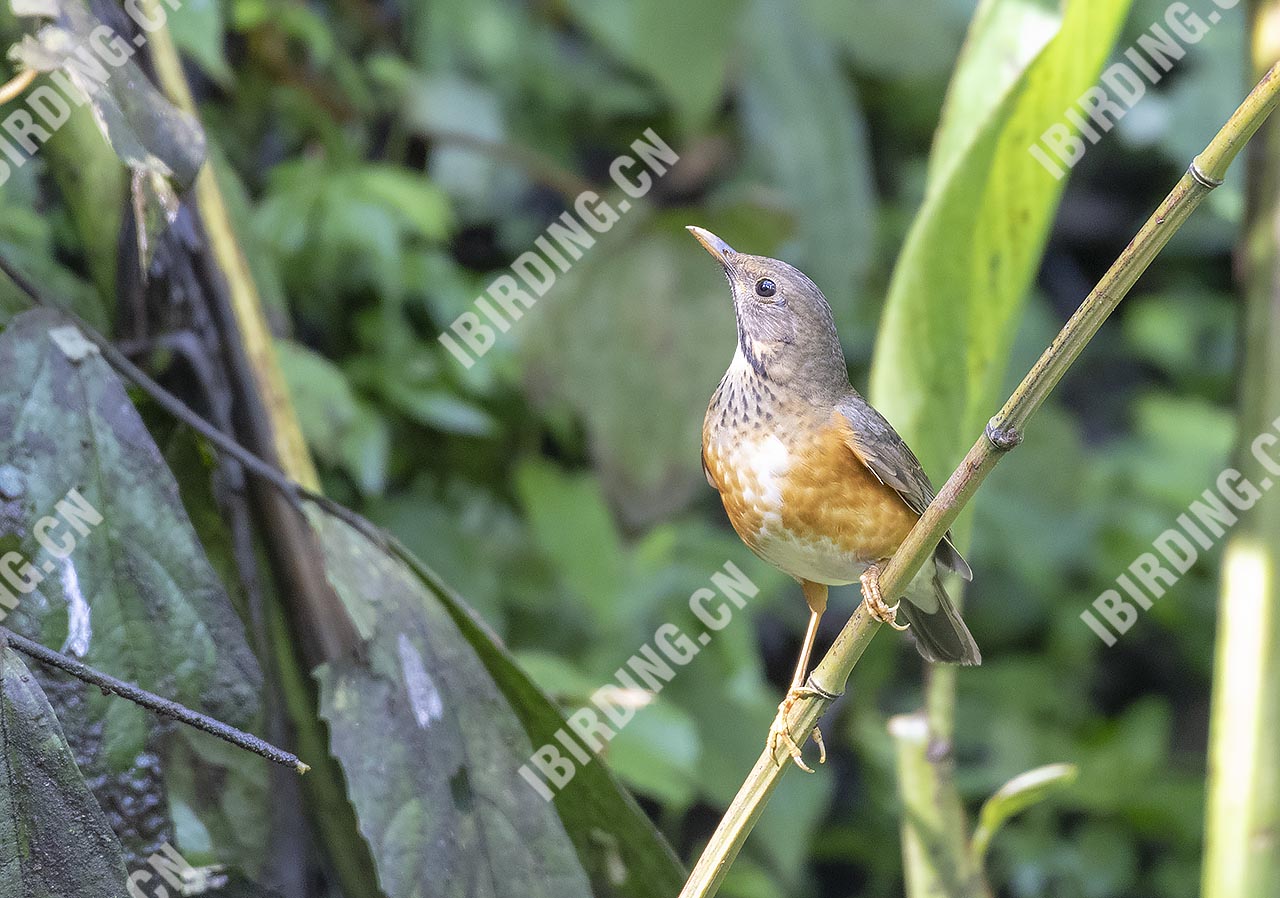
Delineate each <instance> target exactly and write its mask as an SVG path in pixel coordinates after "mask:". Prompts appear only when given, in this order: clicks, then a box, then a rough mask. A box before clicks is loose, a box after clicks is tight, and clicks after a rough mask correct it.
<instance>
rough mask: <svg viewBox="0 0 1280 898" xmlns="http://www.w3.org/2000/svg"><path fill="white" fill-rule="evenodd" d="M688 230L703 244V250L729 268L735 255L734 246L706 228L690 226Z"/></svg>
mask: <svg viewBox="0 0 1280 898" xmlns="http://www.w3.org/2000/svg"><path fill="white" fill-rule="evenodd" d="M686 230H687V231H688V232H689V233H690V234H692V235H693V236H694V237H696V238H697V240H698V242H699V243H701V244H702V248H703V249H705V250H706V251H707V252H709V253H711V255H713V256H715V257H716V259H717V260H718V261H719V262H720V264H721V265H724V266H728V264H729V260H730V259H731V258H733V255H734V252H733V247H732V246H730V245H729V244H727V243H725V242H724V241H723V240H721V239H720V238H719V237H717V236H716V235H715V234H713V233H711V232H710V231H708V230H707V229H706V228H698V227H694V226H693V225H689V226H688V227H687V228H686Z"/></svg>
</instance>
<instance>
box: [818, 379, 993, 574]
mask: <svg viewBox="0 0 1280 898" xmlns="http://www.w3.org/2000/svg"><path fill="white" fill-rule="evenodd" d="M836 408H837V411H838V412H839V413H840V414H841V415H843V416H844V418H845V420H847V421H848V422H849V437H848V441H849V448H850V449H851V450H853V454H854V455H856V456H857V457H858V459H859V461H861V462H862V463H863V464H864V465H866V466H867V469H868V470H869V471H871V473H872V474H874V475H875V477H876V479H877V480H879V481H880V482H881V483H883V484H884V485H885V486H888V487H892V488H893V490H894V491H895V492H897V494H898V495H899V496H901V497H902V501H903V502H905V503H907V507H908V508H910V509H911V510H912V511H914V512H915V513H916V514H918V515H920V514H924V510H925V509H926V508H928V507H929V503H930V502H932V501H933V497H934V495H936V494H935V493H934V490H933V484H932V483H930V482H929V475H928V474H926V473H925V472H924V468H923V467H922V466H921V464H920V459H918V458H916V454H915V453H914V452H912V451H911V447H910V446H908V445H907V444H906V442H905V441H903V439H902V437H900V436H898V432H897V431H896V430H894V429H893V425H892V424H890V423H889V422H888V421H886V420H885V418H884V416H883V415H881V414H880V413H879V412H878V411H876V410H875V409H873V408H872V407H871V406H870V405H869V404H868V403H867V401H866V400H865V399H863V398H862V397H861V396H859V395H858V394H857V393H853V394H851V395H849V396H848V397H846V398H845V399H844V400H842V401H841V402H840V404H839V405H838V406H837V407H836ZM934 557H935V558H936V559H937V560H938V562H939V563H940V564H941V565H942V566H943V567H945V568H948V569H950V570H953V571H955V572H956V573H957V574H959V575H960V576H961V577H963V578H964V579H966V580H972V579H973V571H972V570H970V568H969V564H968V562H966V561H965V560H964V558H963V557H961V555H960V552H959V551H958V550H957V549H956V547H955V544H954V543H953V542H952V540H951V531H947V534H946V535H945V536H944V537H943V538H942V542H940V543H938V548H937V550H936V551H935V552H934Z"/></svg>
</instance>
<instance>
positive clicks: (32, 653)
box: [0, 627, 311, 773]
mask: <svg viewBox="0 0 1280 898" xmlns="http://www.w3.org/2000/svg"><path fill="white" fill-rule="evenodd" d="M6 643H7V644H8V645H9V646H10V647H11V648H13V649H15V650H17V651H19V652H22V654H24V655H27V656H29V657H31V658H34V659H36V660H37V661H39V662H40V663H42V664H47V665H49V666H50V667H56V668H58V670H61V671H63V672H65V673H69V674H71V676H73V677H75V678H76V679H77V680H83V681H84V682H86V683H89V684H91V685H93V686H97V687H98V688H99V689H101V690H102V691H103V693H105V694H108V695H118V696H120V697H121V698H125V699H128V700H129V701H131V702H133V703H134V704H137V705H141V706H142V707H144V708H146V709H147V710H149V711H154V712H155V713H156V714H159V715H161V716H162V717H169V718H172V719H173V720H176V721H178V722H179V723H185V724H186V725H187V726H190V727H195V728H196V729H197V730H203V731H204V732H206V733H209V734H210V735H212V736H217V737H218V738H219V739H222V740H223V741H225V742H230V743H231V744H232V745H235V746H238V747H240V748H243V749H244V750H246V751H251V752H253V753H254V754H255V755H261V756H262V757H264V758H266V759H267V760H268V761H274V762H275V763H276V764H280V765H283V766H285V767H292V768H293V769H294V770H296V771H298V773H306V772H307V771H309V770H310V769H311V768H310V767H308V766H307V765H306V764H304V763H302V761H300V760H298V757H297V755H293V754H290V753H289V752H287V751H285V750H284V749H280V748H276V747H275V746H274V745H271V744H269V743H267V742H264V741H262V740H261V739H259V738H258V737H257V736H251V735H249V734H248V733H246V732H243V731H242V730H238V729H236V728H235V727H233V726H230V725H229V724H225V723H223V722H222V721H220V720H215V719H214V718H212V717H210V716H208V715H207V714H201V713H200V712H199V711H192V710H191V709H190V708H188V707H186V706H184V705H180V704H178V703H177V702H175V701H170V700H169V699H167V698H161V697H160V696H158V695H156V694H155V693H152V692H147V690H145V689H142V688H140V687H138V686H135V685H133V684H132V683H126V682H125V681H124V680H118V679H116V678H115V677H113V676H111V675H109V674H104V673H102V672H101V671H98V670H94V669H93V668H92V667H90V666H89V665H87V664H84V663H83V662H80V661H77V660H76V659H75V658H69V657H67V656H66V655H63V654H61V653H59V652H55V651H54V650H53V649H51V648H48V647H47V646H43V645H41V644H40V643H38V642H32V641H31V640H30V639H27V638H26V637H25V636H20V635H19V634H17V633H14V632H13V631H12V630H10V629H8V628H7V627H0V646H3V645H4V644H6Z"/></svg>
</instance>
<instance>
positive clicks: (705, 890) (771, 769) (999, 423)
mask: <svg viewBox="0 0 1280 898" xmlns="http://www.w3.org/2000/svg"><path fill="white" fill-rule="evenodd" d="M1277 100H1280V65H1277V66H1276V67H1273V68H1272V69H1271V70H1270V71H1268V72H1267V74H1266V75H1265V76H1264V77H1263V79H1262V80H1261V81H1260V82H1259V83H1258V85H1257V86H1256V87H1254V89H1253V90H1252V91H1251V92H1250V94H1249V96H1248V97H1246V98H1245V100H1244V102H1243V103H1241V104H1240V107H1239V108H1238V109H1237V110H1236V111H1235V113H1234V114H1233V115H1232V116H1231V118H1230V120H1228V122H1227V123H1226V125H1224V126H1223V127H1222V130H1220V131H1219V132H1218V133H1217V135H1216V136H1215V137H1214V138H1213V140H1212V142H1210V144H1209V146H1208V147H1207V148H1206V149H1205V151H1204V152H1203V153H1201V154H1200V155H1199V156H1197V157H1196V158H1195V160H1194V161H1193V162H1192V163H1191V165H1190V167H1189V168H1188V170H1187V173H1186V174H1185V175H1183V176H1182V179H1181V180H1180V181H1178V183H1177V185H1176V186H1175V187H1174V188H1173V190H1172V191H1171V192H1170V193H1169V195H1168V196H1167V197H1165V199H1164V202H1162V203H1161V204H1160V206H1159V207H1158V208H1157V209H1156V211H1155V212H1154V213H1152V215H1151V217H1150V218H1149V219H1147V222H1146V224H1144V225H1143V226H1142V229H1141V230H1140V231H1138V234H1137V236H1135V237H1134V238H1133V240H1132V241H1131V242H1130V243H1129V245H1128V246H1127V247H1125V249H1124V252H1122V253H1121V254H1120V258H1119V259H1117V260H1116V261H1115V263H1114V264H1113V265H1112V266H1111V268H1110V269H1108V271H1107V273H1106V274H1105V275H1103V277H1102V280H1101V281H1099V282H1098V285H1097V286H1096V287H1094V288H1093V290H1092V292H1090V293H1089V295H1088V296H1087V297H1085V300H1084V302H1083V303H1081V304H1080V307H1079V308H1078V309H1077V310H1076V312H1075V314H1074V315H1072V316H1071V319H1070V320H1069V321H1068V322H1067V323H1066V325H1064V326H1063V328H1062V330H1061V331H1060V332H1059V333H1058V336H1057V337H1056V338H1055V339H1054V341H1053V343H1051V344H1050V345H1049V348H1048V349H1046V350H1045V352H1044V354H1043V355H1042V356H1041V357H1040V359H1039V361H1037V362H1036V364H1035V366H1034V367H1033V368H1032V369H1031V371H1030V372H1029V373H1028V374H1027V376H1026V377H1025V378H1023V381H1022V383H1021V384H1019V385H1018V388H1017V389H1016V390H1014V392H1013V395H1012V396H1010V397H1009V400H1008V401H1007V402H1006V403H1005V404H1004V408H1002V409H1001V410H1000V412H999V413H998V414H997V415H996V416H995V417H994V418H992V419H991V421H990V423H988V424H987V427H986V430H985V432H984V433H983V434H982V436H981V437H979V438H978V441H977V442H976V443H974V445H973V448H971V449H970V450H969V452H968V454H967V455H966V456H965V458H964V460H963V461H962V462H961V463H960V466H959V467H958V468H957V469H956V470H955V472H954V473H952V475H951V477H950V478H949V479H948V480H947V482H946V483H945V484H944V485H943V487H942V489H941V490H940V491H939V492H938V496H937V498H935V499H934V500H933V502H932V503H931V504H930V505H929V507H928V508H927V509H925V513H924V514H923V515H922V516H921V517H920V520H919V521H918V522H916V526H915V527H914V528H913V529H912V531H911V532H910V533H909V534H908V535H907V538H906V540H904V541H903V543H902V545H901V546H900V547H899V548H898V551H897V553H895V554H894V556H893V559H892V560H891V561H890V562H889V565H888V566H887V567H886V568H885V569H884V572H883V573H882V574H881V575H880V588H881V591H882V592H883V593H885V594H886V595H891V596H893V595H901V594H902V591H903V590H904V589H905V588H906V586H907V584H908V583H909V582H910V580H911V577H912V576H913V575H914V574H915V572H916V571H917V570H919V569H920V567H921V565H923V564H924V563H925V561H927V560H928V559H929V557H930V556H931V555H932V553H933V550H934V548H935V547H936V546H937V544H938V542H939V541H940V540H941V539H942V536H943V534H944V533H946V531H947V528H949V527H950V526H951V524H952V523H953V522H954V521H955V519H956V517H957V516H958V515H959V514H960V512H961V511H962V510H963V509H964V507H965V506H966V505H967V504H968V503H969V501H970V500H971V499H972V498H973V496H974V493H976V492H977V490H978V487H979V486H981V484H982V481H983V480H985V479H986V476H987V475H988V474H989V473H991V469H992V468H994V467H995V465H996V463H997V462H998V461H999V460H1000V459H1001V458H1003V457H1004V456H1005V454H1006V453H1008V451H1009V450H1011V449H1013V448H1014V447H1015V446H1017V445H1018V443H1020V442H1021V441H1022V434H1023V431H1024V430H1025V428H1026V425H1027V422H1028V421H1029V420H1030V418H1031V416H1032V415H1033V414H1035V412H1036V410H1037V409H1039V408H1040V406H1041V405H1042V404H1043V403H1044V401H1045V399H1046V398H1047V397H1048V395H1049V393H1050V392H1051V391H1052V390H1053V388H1054V387H1055V386H1057V384H1058V382H1059V381H1060V380H1061V379H1062V376H1063V375H1064V374H1065V373H1066V372H1067V369H1068V368H1070V367H1071V364H1072V363H1073V362H1074V361H1075V360H1076V358H1077V357H1078V356H1079V355H1080V353H1081V352H1082V351H1084V348H1085V347H1086V346H1087V345H1088V344H1089V341H1090V340H1091V339H1092V338H1093V335H1094V334H1095V333H1097V331H1098V328H1100V327H1101V326H1102V323H1103V322H1104V321H1106V319H1107V316H1109V315H1110V314H1111V312H1112V311H1113V310H1114V309H1115V307H1116V306H1117V305H1119V303H1120V300H1122V299H1123V298H1124V296H1125V294H1126V293H1128V292H1129V289H1130V288H1131V287H1132V286H1133V284H1134V282H1135V281H1137V279H1138V278H1139V276H1141V274H1142V273H1143V272H1144V271H1146V269H1147V266H1149V265H1150V264H1151V261H1152V260H1153V259H1154V258H1155V257H1156V255H1157V254H1158V253H1159V252H1160V250H1161V249H1163V248H1164V246H1165V244H1166V243H1168V242H1169V238H1171V237H1172V236H1173V235H1174V233H1175V232H1176V231H1177V230H1178V228H1180V227H1181V226H1182V224H1183V222H1185V221H1186V220H1187V217H1188V216H1189V215H1190V214H1191V213H1192V211H1194V210H1195V208H1196V207H1197V206H1198V205H1200V203H1201V201H1202V200H1203V199H1204V198H1205V197H1206V196H1207V195H1208V193H1209V191H1210V190H1212V189H1213V188H1214V187H1217V186H1218V185H1219V184H1221V183H1222V179H1223V177H1224V176H1225V174H1226V170H1227V167H1228V166H1229V165H1230V164H1231V161H1232V160H1233V159H1234V158H1235V156H1236V154H1237V153H1238V152H1240V149H1241V148H1242V147H1243V146H1244V144H1245V143H1246V142H1247V141H1248V140H1249V138H1250V137H1252V136H1253V134H1254V132H1255V131H1257V130H1258V128H1259V127H1260V126H1261V125H1262V122H1263V121H1265V120H1266V118H1267V116H1268V115H1270V114H1271V111H1272V109H1274V108H1275V105H1276V103H1277ZM879 629H880V622H879V621H877V620H874V619H873V618H871V617H870V616H869V615H868V614H866V612H865V611H864V605H861V604H860V605H859V606H858V608H857V610H856V611H855V612H854V614H853V616H852V617H851V618H850V619H849V621H848V623H846V624H845V626H844V629H842V630H841V631H840V634H839V635H838V636H837V637H836V640H835V643H834V645H832V647H831V650H830V651H829V652H827V654H826V656H825V657H824V658H823V659H822V661H821V662H819V663H818V666H817V667H816V668H814V671H813V673H812V674H811V675H810V676H809V681H808V684H807V685H808V686H809V687H810V688H811V689H812V690H813V694H812V695H809V696H806V697H804V698H802V699H801V700H799V701H797V702H795V703H794V704H793V705H792V708H791V712H790V714H789V716H788V720H787V723H788V726H789V729H790V733H791V735H792V737H793V738H794V739H795V740H797V742H801V740H803V739H807V738H808V734H809V732H810V731H811V730H812V728H813V727H814V726H815V725H816V724H817V722H818V719H819V718H820V717H821V716H822V714H823V713H824V712H825V711H826V709H827V708H828V707H830V705H831V703H832V702H833V701H835V699H836V698H837V697H839V696H840V695H841V694H842V693H843V692H844V688H845V684H846V683H847V682H848V680H849V675H850V674H851V673H852V672H853V668H854V666H855V665H856V664H857V663H858V659H859V658H861V657H862V653H863V651H865V650H866V647H867V644H868V643H869V642H870V641H871V639H872V637H873V636H875V634H876V631H877V630H879ZM789 766H790V763H789V761H787V760H786V759H785V755H784V758H783V759H778V758H775V757H774V756H773V755H772V754H771V753H770V752H769V751H768V749H766V750H765V751H764V752H763V753H762V754H761V755H760V757H759V759H758V760H757V761H756V763H755V766H754V767H753V768H752V769H751V773H750V774H748V776H747V779H746V782H744V783H743V784H742V787H741V789H740V790H739V792H738V795H737V797H736V798H735V799H734V800H733V803H732V804H731V805H730V806H729V810H728V811H727V812H726V813H725V816H724V818H723V819H722V820H721V821H720V825H719V826H718V827H717V828H716V831H715V833H714V834H712V836H711V840H710V842H709V843H708V844H707V847H706V849H705V850H704V851H703V854H702V857H701V858H699V859H698V863H697V865H696V866H695V867H694V870H693V875H692V876H691V877H690V878H689V881H688V883H686V884H685V887H684V889H683V890H682V891H681V893H680V898H708V896H711V895H714V894H715V893H716V891H717V890H718V889H719V887H720V883H721V882H722V881H723V880H724V877H725V874H726V873H727V872H728V870H729V866H730V865H731V864H732V863H733V861H734V858H736V857H737V855H738V852H739V851H740V850H741V849H742V845H743V843H744V842H745V841H746V839H747V835H748V834H749V833H750V832H751V829H752V827H754V826H755V822H756V820H758V819H759V817H760V814H761V812H762V811H763V810H764V805H765V802H767V801H768V799H769V796H770V795H771V794H772V793H773V790H774V789H775V788H776V787H777V784H778V782H779V780H780V779H781V777H782V774H783V772H784V771H785V770H786V769H787V768H788V767H789Z"/></svg>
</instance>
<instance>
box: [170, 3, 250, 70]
mask: <svg viewBox="0 0 1280 898" xmlns="http://www.w3.org/2000/svg"><path fill="white" fill-rule="evenodd" d="M166 12H167V13H168V23H169V31H170V33H172V35H173V42H174V43H175V44H177V45H178V48H179V49H180V50H182V51H184V52H185V53H186V54H188V55H189V56H190V57H191V58H192V59H194V60H195V61H196V62H197V63H199V65H200V68H202V69H204V71H205V72H206V73H207V74H208V75H209V76H210V77H211V78H213V80H214V81H216V82H217V84H218V86H219V87H222V88H230V87H231V86H232V84H233V83H234V82H235V75H234V73H232V71H231V66H230V64H228V62H227V54H226V50H225V47H224V46H223V41H224V36H225V35H226V31H227V28H226V23H225V22H224V21H223V16H222V3H221V2H220V0H183V2H182V3H177V4H174V5H173V6H168V4H166Z"/></svg>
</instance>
